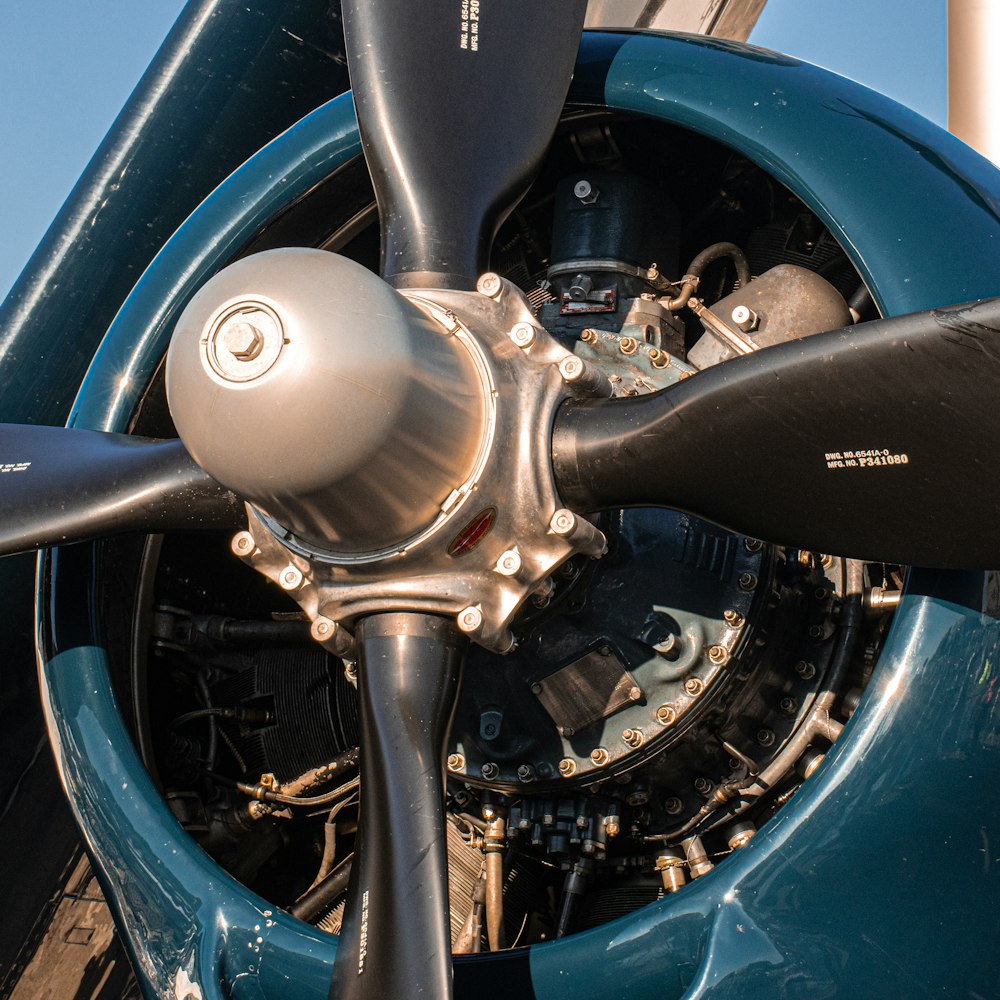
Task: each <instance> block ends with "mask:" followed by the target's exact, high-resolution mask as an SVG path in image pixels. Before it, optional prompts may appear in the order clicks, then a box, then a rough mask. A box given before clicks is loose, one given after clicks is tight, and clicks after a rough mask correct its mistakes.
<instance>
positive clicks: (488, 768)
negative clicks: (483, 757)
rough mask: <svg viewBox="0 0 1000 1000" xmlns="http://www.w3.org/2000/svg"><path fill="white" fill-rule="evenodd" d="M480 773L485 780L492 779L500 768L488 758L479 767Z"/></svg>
mask: <svg viewBox="0 0 1000 1000" xmlns="http://www.w3.org/2000/svg"><path fill="white" fill-rule="evenodd" d="M480 773H481V774H482V776H483V777H484V778H485V779H486V780H487V781H492V780H493V779H494V778H496V776H497V775H498V774H499V773H500V768H499V766H498V765H497V764H494V763H493V761H491V760H488V761H487V762H486V763H485V764H483V766H482V767H481V768H480Z"/></svg>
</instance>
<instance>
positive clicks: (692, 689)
mask: <svg viewBox="0 0 1000 1000" xmlns="http://www.w3.org/2000/svg"><path fill="white" fill-rule="evenodd" d="M684 690H685V691H687V693H688V694H689V695H691V697H692V698H697V697H698V695H700V694H701V692H702V691H704V690H705V682H704V681H703V680H702V679H701V678H700V677H689V678H688V679H687V680H686V681H685V682H684Z"/></svg>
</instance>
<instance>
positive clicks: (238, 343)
mask: <svg viewBox="0 0 1000 1000" xmlns="http://www.w3.org/2000/svg"><path fill="white" fill-rule="evenodd" d="M283 345H284V330H283V328H282V325H281V320H280V319H279V318H278V314H277V313H276V312H275V311H274V310H273V309H272V308H271V307H270V306H267V305H265V304H264V303H263V302H255V301H252V300H247V301H244V302H239V303H237V304H236V305H232V306H227V307H226V309H225V310H223V311H222V313H221V314H218V315H216V317H215V318H214V319H213V320H212V321H211V322H210V323H209V325H208V328H207V334H206V336H205V340H204V348H203V354H202V360H203V363H205V364H206V366H207V368H208V369H209V371H210V372H211V373H212V374H213V375H214V376H216V377H221V378H223V379H225V380H226V381H227V382H249V381H251V380H252V379H255V378H259V377H260V376H261V375H263V374H264V373H265V372H266V371H268V370H269V369H270V368H271V366H272V365H273V364H274V363H275V361H277V360H278V355H279V354H280V353H281V349H282V346H283Z"/></svg>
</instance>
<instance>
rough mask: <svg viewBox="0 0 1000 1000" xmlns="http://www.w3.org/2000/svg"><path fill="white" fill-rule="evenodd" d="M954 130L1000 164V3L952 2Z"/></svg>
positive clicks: (951, 115)
mask: <svg viewBox="0 0 1000 1000" xmlns="http://www.w3.org/2000/svg"><path fill="white" fill-rule="evenodd" d="M948 129H949V130H950V131H951V132H952V133H953V134H954V135H957V136H958V138H959V139H961V140H962V141H963V142H967V143H968V144H969V145H970V146H972V147H973V149H977V150H978V151H979V152H980V153H982V154H983V156H986V157H988V158H989V159H991V160H992V161H993V162H994V163H996V164H998V165H1000V0H948Z"/></svg>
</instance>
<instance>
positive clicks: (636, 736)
mask: <svg viewBox="0 0 1000 1000" xmlns="http://www.w3.org/2000/svg"><path fill="white" fill-rule="evenodd" d="M622 742H623V743H624V744H625V745H626V746H627V747H629V748H630V749H632V750H638V749H639V747H641V746H642V743H643V735H642V730H641V729H623V730H622Z"/></svg>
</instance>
